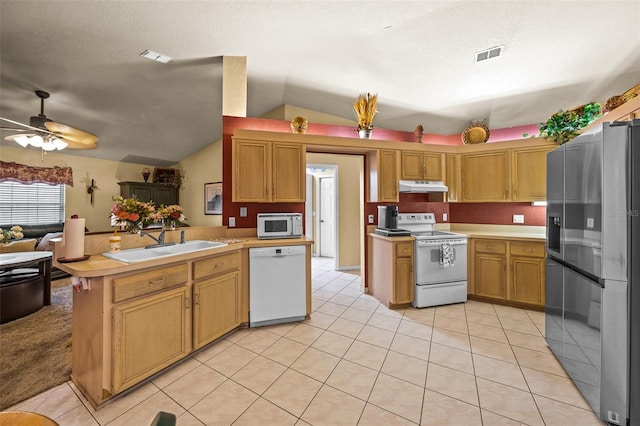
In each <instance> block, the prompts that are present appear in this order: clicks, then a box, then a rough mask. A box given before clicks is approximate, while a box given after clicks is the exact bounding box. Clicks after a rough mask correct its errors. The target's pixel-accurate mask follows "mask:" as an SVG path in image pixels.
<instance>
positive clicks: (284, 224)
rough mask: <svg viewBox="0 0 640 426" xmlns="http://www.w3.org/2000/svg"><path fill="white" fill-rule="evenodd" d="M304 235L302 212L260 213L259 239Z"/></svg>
mask: <svg viewBox="0 0 640 426" xmlns="http://www.w3.org/2000/svg"><path fill="white" fill-rule="evenodd" d="M301 236H302V213H258V239H259V240H265V239H269V238H298V237H301Z"/></svg>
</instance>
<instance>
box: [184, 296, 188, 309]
mask: <svg viewBox="0 0 640 426" xmlns="http://www.w3.org/2000/svg"><path fill="white" fill-rule="evenodd" d="M184 308H185V309H189V296H187V297H186V298H185V301H184Z"/></svg>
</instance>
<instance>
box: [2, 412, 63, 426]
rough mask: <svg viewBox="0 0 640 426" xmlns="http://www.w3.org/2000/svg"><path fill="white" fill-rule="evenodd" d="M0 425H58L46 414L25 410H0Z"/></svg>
mask: <svg viewBox="0 0 640 426" xmlns="http://www.w3.org/2000/svg"><path fill="white" fill-rule="evenodd" d="M0 426H60V425H59V424H58V423H57V422H55V421H53V420H51V419H50V418H49V417H47V416H43V415H42V414H38V413H27V412H25V411H5V412H0Z"/></svg>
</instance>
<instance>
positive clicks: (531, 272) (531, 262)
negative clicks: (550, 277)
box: [509, 256, 545, 306]
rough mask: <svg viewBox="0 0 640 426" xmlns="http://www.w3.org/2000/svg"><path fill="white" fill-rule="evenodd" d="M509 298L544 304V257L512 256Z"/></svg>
mask: <svg viewBox="0 0 640 426" xmlns="http://www.w3.org/2000/svg"><path fill="white" fill-rule="evenodd" d="M510 264H511V285H510V288H509V299H510V300H513V301H516V302H523V303H529V304H534V305H538V306H544V292H545V290H544V279H545V276H544V275H545V263H544V259H539V258H534V257H520V256H511V258H510Z"/></svg>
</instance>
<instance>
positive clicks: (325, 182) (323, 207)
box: [319, 177, 335, 257]
mask: <svg viewBox="0 0 640 426" xmlns="http://www.w3.org/2000/svg"><path fill="white" fill-rule="evenodd" d="M319 180H320V209H319V210H320V256H324V257H333V256H334V245H335V239H334V234H335V217H334V212H335V201H334V200H335V192H334V186H333V185H334V180H333V177H322V178H320V179H319Z"/></svg>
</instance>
